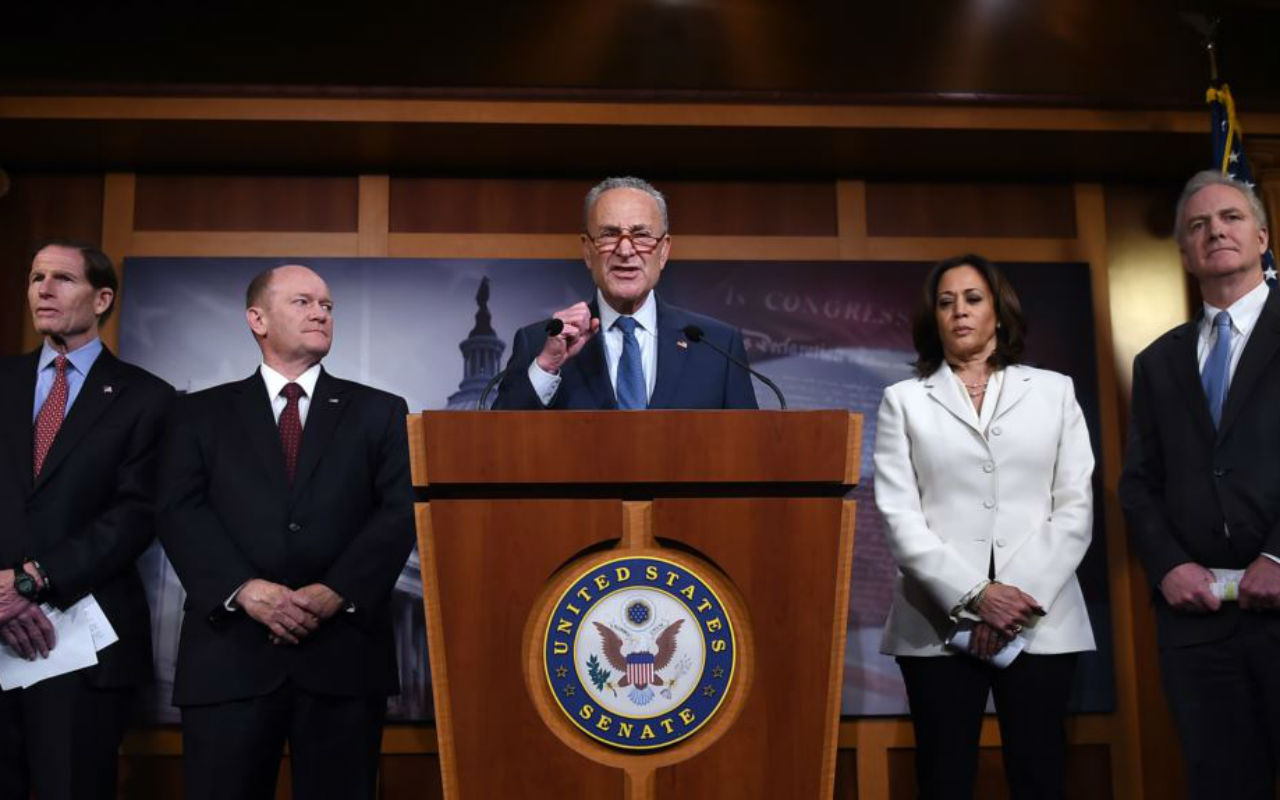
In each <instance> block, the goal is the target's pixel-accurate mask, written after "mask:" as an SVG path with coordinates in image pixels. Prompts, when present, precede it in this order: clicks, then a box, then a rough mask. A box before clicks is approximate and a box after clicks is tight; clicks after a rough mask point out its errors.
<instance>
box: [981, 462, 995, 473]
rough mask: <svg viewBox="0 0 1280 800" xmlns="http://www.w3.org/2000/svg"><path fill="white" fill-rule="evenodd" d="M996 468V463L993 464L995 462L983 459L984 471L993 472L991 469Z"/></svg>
mask: <svg viewBox="0 0 1280 800" xmlns="http://www.w3.org/2000/svg"><path fill="white" fill-rule="evenodd" d="M995 468H996V465H995V464H993V463H991V462H990V461H983V462H982V471H983V472H991V471H992V470H994V469H995Z"/></svg>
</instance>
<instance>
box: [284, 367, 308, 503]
mask: <svg viewBox="0 0 1280 800" xmlns="http://www.w3.org/2000/svg"><path fill="white" fill-rule="evenodd" d="M280 394H282V395H284V396H285V400H286V401H287V402H286V403H285V405H284V411H281V412H280V446H281V447H283V448H284V471H285V474H287V475H288V476H289V483H293V473H294V472H295V471H297V469H298V447H299V446H300V445H301V444H302V417H301V415H299V414H298V398H300V397H302V396H303V395H304V394H305V392H303V391H302V387H301V386H299V385H298V384H296V383H286V384H285V385H284V388H283V389H281V390H280Z"/></svg>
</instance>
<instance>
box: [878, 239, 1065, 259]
mask: <svg viewBox="0 0 1280 800" xmlns="http://www.w3.org/2000/svg"><path fill="white" fill-rule="evenodd" d="M961 253H977V254H979V255H982V256H985V257H987V258H989V259H991V260H992V261H996V262H1000V261H1032V262H1034V261H1047V262H1062V261H1084V260H1085V257H1084V254H1083V253H1082V252H1081V249H1080V245H1079V242H1078V241H1077V240H1076V239H1025V238H1008V239H990V238H984V237H975V236H957V237H950V238H942V237H928V238H926V237H878V236H871V237H868V238H867V250H866V255H865V256H864V257H865V258H867V259H869V260H872V261H940V260H942V259H944V258H948V257H950V256H955V255H960V254H961Z"/></svg>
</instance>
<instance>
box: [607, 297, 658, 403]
mask: <svg viewBox="0 0 1280 800" xmlns="http://www.w3.org/2000/svg"><path fill="white" fill-rule="evenodd" d="M613 327H615V328H617V329H618V330H620V331H622V358H621V359H620V360H619V361H618V408H632V409H634V408H648V407H649V391H648V389H647V388H646V387H645V382H644V365H643V364H642V363H641V359H640V340H639V339H637V338H636V321H635V320H634V319H632V318H631V317H618V320H617V321H616V322H614V323H613Z"/></svg>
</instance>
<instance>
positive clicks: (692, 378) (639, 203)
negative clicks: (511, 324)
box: [493, 177, 757, 410]
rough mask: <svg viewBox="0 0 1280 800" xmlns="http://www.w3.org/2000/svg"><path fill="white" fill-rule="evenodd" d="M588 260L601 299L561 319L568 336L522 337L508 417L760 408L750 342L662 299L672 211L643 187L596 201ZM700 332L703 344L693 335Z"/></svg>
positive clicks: (615, 183)
mask: <svg viewBox="0 0 1280 800" xmlns="http://www.w3.org/2000/svg"><path fill="white" fill-rule="evenodd" d="M584 216H585V219H584V222H585V232H584V233H583V234H582V236H581V240H582V254H583V258H584V260H585V261H586V262H587V268H588V269H589V270H590V271H591V277H592V279H593V280H594V281H595V284H596V296H595V298H594V299H593V300H592V301H591V302H590V303H587V302H579V303H576V304H574V305H572V306H570V307H569V308H566V309H562V310H560V311H557V312H556V313H555V314H554V315H553V319H555V320H559V321H560V323H561V324H562V325H563V327H562V328H561V329H560V330H559V331H558V332H554V331H553V330H552V329H551V328H552V326H549V325H547V324H545V323H543V322H539V323H535V324H533V325H529V326H526V327H524V328H522V329H520V330H519V331H518V332H517V333H516V336H515V342H514V343H513V345H512V348H511V360H510V361H509V362H508V364H507V369H506V377H505V378H504V379H503V381H502V383H501V385H500V386H499V387H498V396H497V399H496V400H495V401H494V404H493V407H494V408H499V409H540V408H554V409H576V410H592V409H605V408H621V409H642V408H756V407H757V406H756V399H755V393H754V391H753V390H752V388H751V378H750V375H749V374H748V373H747V371H746V370H745V369H743V368H742V367H741V366H738V365H736V364H734V363H733V362H732V361H730V360H729V359H726V358H725V357H724V356H722V355H721V354H719V353H717V352H715V348H713V347H710V346H708V345H709V344H714V345H715V346H716V347H718V348H720V349H721V350H724V351H726V352H728V353H729V354H731V355H732V356H733V358H735V359H737V360H738V361H741V362H743V363H746V360H747V354H746V349H745V348H744V347H743V343H742V335H741V334H740V333H739V332H738V331H737V330H735V329H734V328H732V327H730V326H728V325H726V324H724V323H723V322H719V321H717V320H714V319H712V318H710V317H706V316H703V315H701V314H694V313H692V312H690V311H685V310H683V309H680V308H676V307H675V306H672V305H671V304H669V303H666V302H663V301H662V300H661V299H659V298H658V297H657V296H656V295H655V294H654V291H653V288H654V287H655V286H656V285H657V284H658V279H659V278H660V277H661V276H662V270H663V268H664V267H665V266H666V264H667V258H668V256H669V255H670V253H671V236H670V233H669V227H668V220H667V201H666V198H665V197H663V195H662V193H661V192H659V191H658V190H657V189H655V188H654V187H653V186H651V185H650V184H649V183H647V182H646V181H643V180H641V179H639V178H630V177H628V178H608V179H606V180H604V181H602V182H600V183H599V184H597V185H596V186H595V187H594V188H593V189H592V190H591V191H590V192H588V193H587V198H586V203H585V215H584ZM690 326H692V327H695V328H697V329H699V332H700V333H701V334H702V337H701V338H703V339H705V341H702V342H699V341H697V338H698V337H697V334H694V336H690V335H689V334H687V333H686V332H685V331H686V328H689V327H690Z"/></svg>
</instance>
